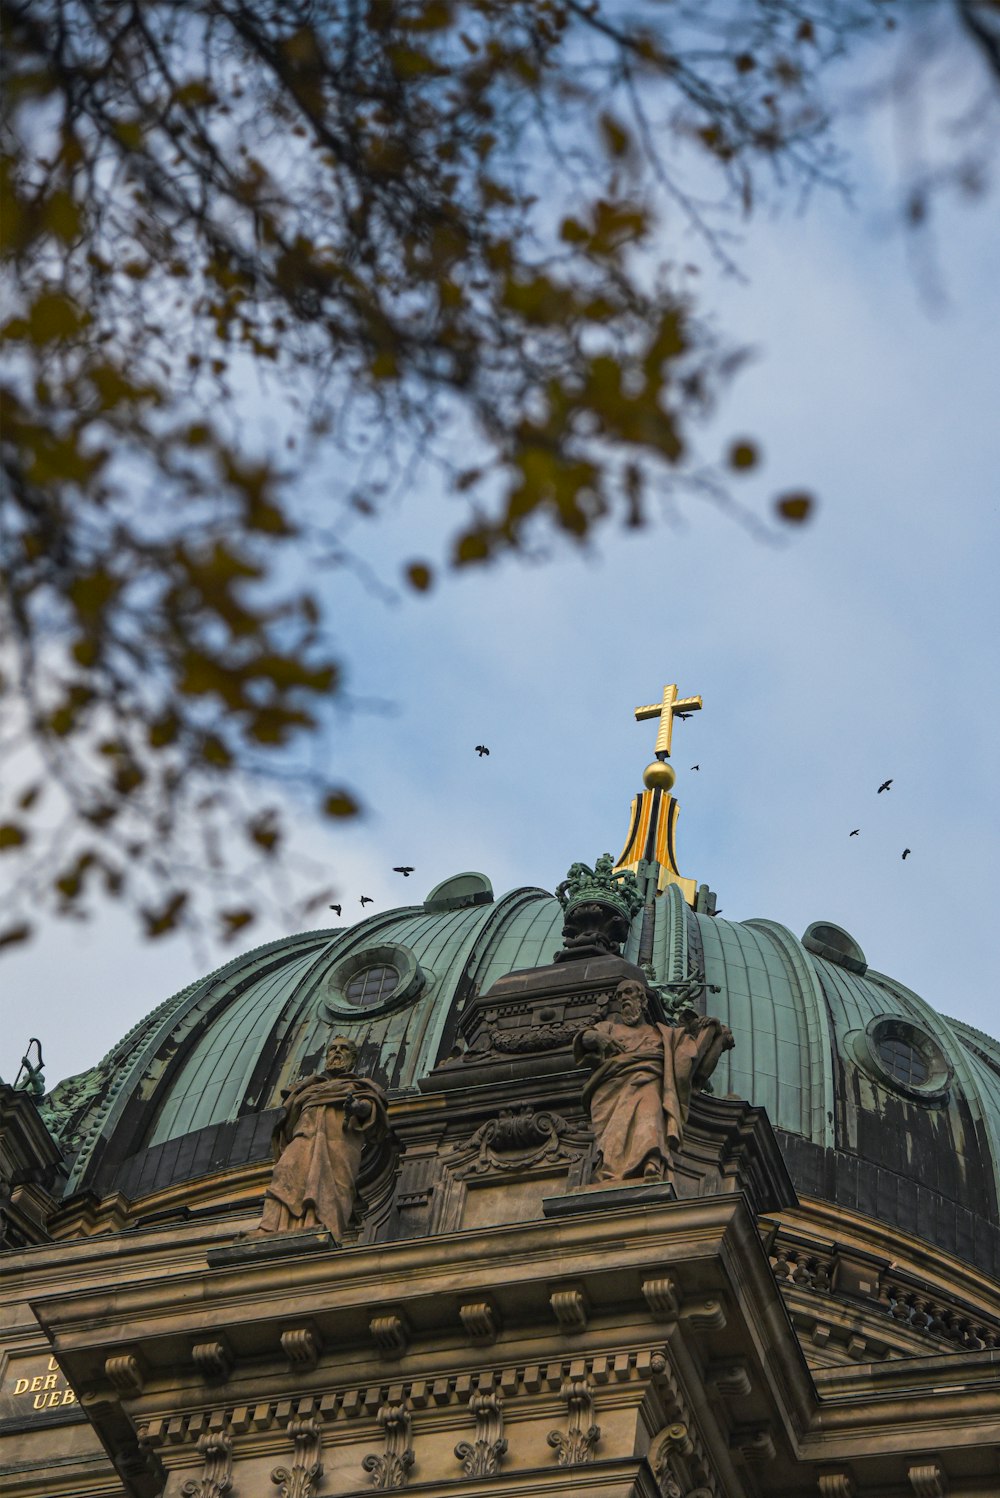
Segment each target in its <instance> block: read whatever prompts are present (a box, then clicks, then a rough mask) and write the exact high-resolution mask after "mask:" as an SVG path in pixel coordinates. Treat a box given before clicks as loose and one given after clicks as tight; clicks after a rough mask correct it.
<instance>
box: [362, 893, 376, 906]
mask: <svg viewBox="0 0 1000 1498" xmlns="http://www.w3.org/2000/svg"><path fill="white" fill-rule="evenodd" d="M361 903H362V905H374V904H375V901H374V899H373V898H372V896H371V895H362V896H361Z"/></svg>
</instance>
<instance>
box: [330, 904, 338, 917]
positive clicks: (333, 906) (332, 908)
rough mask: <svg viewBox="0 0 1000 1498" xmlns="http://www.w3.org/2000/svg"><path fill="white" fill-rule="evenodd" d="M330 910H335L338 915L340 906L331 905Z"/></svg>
mask: <svg viewBox="0 0 1000 1498" xmlns="http://www.w3.org/2000/svg"><path fill="white" fill-rule="evenodd" d="M330 909H331V910H335V911H336V912H337V914H338V915H339V914H340V906H339V905H331V906H330Z"/></svg>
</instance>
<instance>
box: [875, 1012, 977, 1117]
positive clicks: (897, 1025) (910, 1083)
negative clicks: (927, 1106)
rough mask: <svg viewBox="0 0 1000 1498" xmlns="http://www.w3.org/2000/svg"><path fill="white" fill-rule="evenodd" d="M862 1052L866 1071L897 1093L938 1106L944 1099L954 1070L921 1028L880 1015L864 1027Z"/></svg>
mask: <svg viewBox="0 0 1000 1498" xmlns="http://www.w3.org/2000/svg"><path fill="white" fill-rule="evenodd" d="M864 1049H865V1052H866V1055H865V1057H864V1058H863V1059H864V1060H866V1061H867V1063H868V1065H867V1069H868V1070H869V1071H870V1072H873V1073H874V1075H875V1076H876V1077H877V1078H878V1080H879V1081H881V1082H883V1083H884V1084H886V1085H888V1086H890V1087H892V1088H894V1089H895V1090H896V1091H897V1092H903V1093H906V1095H907V1096H908V1097H913V1098H920V1099H922V1100H923V1101H925V1102H940V1101H942V1100H943V1099H944V1098H945V1096H946V1095H947V1092H948V1088H949V1087H950V1086H951V1080H952V1077H953V1075H954V1068H953V1067H952V1065H951V1062H950V1061H949V1060H948V1058H947V1056H946V1055H945V1054H944V1052H943V1051H942V1049H941V1047H940V1046H939V1045H938V1043H937V1041H936V1040H935V1039H934V1037H933V1035H931V1033H930V1031H928V1030H925V1029H924V1028H923V1026H922V1025H918V1024H915V1023H914V1021H912V1020H909V1019H904V1018H902V1017H901V1016H900V1015H896V1014H885V1015H880V1016H878V1017H877V1018H875V1019H873V1020H871V1021H870V1022H869V1024H868V1025H867V1026H866V1029H865V1047H864ZM859 1059H862V1058H861V1057H859Z"/></svg>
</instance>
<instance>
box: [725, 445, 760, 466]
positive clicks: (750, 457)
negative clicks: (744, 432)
mask: <svg viewBox="0 0 1000 1498" xmlns="http://www.w3.org/2000/svg"><path fill="white" fill-rule="evenodd" d="M759 461H760V454H759V452H758V451H757V447H756V444H755V443H753V442H748V441H747V440H746V439H743V440H741V441H739V442H734V443H733V444H732V445H731V447H730V449H729V466H730V468H735V469H736V471H737V472H738V473H739V472H744V473H745V472H746V471H747V469H749V468H756V466H757V464H758V462H759Z"/></svg>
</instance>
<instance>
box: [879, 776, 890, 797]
mask: <svg viewBox="0 0 1000 1498" xmlns="http://www.w3.org/2000/svg"><path fill="white" fill-rule="evenodd" d="M891 785H892V781H891V780H883V782H882V784H881V785H880V786H879V788H878V794H879V795H880V796H881V794H882V792H883V791H887V790H888V789H889V787H890V786H891Z"/></svg>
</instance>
